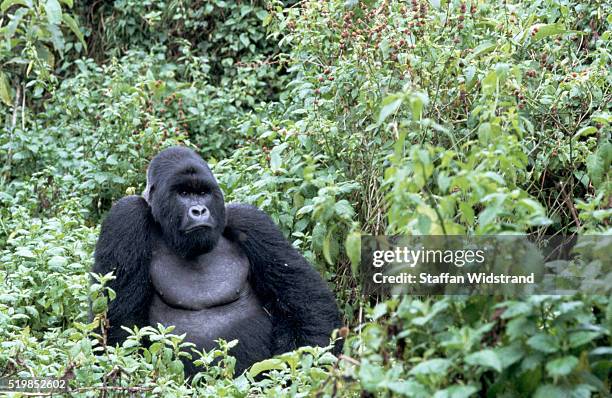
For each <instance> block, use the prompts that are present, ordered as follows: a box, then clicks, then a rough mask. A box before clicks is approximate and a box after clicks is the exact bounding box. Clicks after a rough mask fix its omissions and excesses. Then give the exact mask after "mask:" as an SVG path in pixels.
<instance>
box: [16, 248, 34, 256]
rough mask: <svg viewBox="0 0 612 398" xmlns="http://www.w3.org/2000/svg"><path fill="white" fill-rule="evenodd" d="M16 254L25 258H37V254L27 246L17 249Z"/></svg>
mask: <svg viewBox="0 0 612 398" xmlns="http://www.w3.org/2000/svg"><path fill="white" fill-rule="evenodd" d="M15 254H16V255H18V256H19V257H24V258H36V255H35V254H34V253H32V251H31V250H30V249H28V248H27V247H22V248H19V249H17V252H16V253H15Z"/></svg>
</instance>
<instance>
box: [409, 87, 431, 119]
mask: <svg viewBox="0 0 612 398" xmlns="http://www.w3.org/2000/svg"><path fill="white" fill-rule="evenodd" d="M428 103H429V98H428V97H427V94H425V93H421V92H415V93H412V94H411V95H410V110H411V111H412V120H414V121H417V120H420V119H421V116H422V114H423V108H424V107H425V106H427V104H428Z"/></svg>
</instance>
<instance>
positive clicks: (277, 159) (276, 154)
mask: <svg viewBox="0 0 612 398" xmlns="http://www.w3.org/2000/svg"><path fill="white" fill-rule="evenodd" d="M285 147H286V145H284V144H283V145H277V146H275V147H274V148H272V150H271V151H270V168H271V169H272V171H278V170H279V169H280V168H281V166H282V165H283V159H282V158H281V156H280V155H281V153H282V152H283V151H284V150H285Z"/></svg>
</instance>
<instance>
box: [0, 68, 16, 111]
mask: <svg viewBox="0 0 612 398" xmlns="http://www.w3.org/2000/svg"><path fill="white" fill-rule="evenodd" d="M0 99H1V100H2V102H4V103H5V104H6V105H7V106H13V96H12V94H11V86H10V85H9V81H8V77H7V76H6V74H5V73H4V72H0Z"/></svg>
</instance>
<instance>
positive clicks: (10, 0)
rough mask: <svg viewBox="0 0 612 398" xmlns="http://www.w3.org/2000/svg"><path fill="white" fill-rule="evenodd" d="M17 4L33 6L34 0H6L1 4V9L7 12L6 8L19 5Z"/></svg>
mask: <svg viewBox="0 0 612 398" xmlns="http://www.w3.org/2000/svg"><path fill="white" fill-rule="evenodd" d="M17 4H19V5H20V6H24V7H28V8H31V7H32V2H31V1H26V0H4V1H3V2H2V5H0V11H2V12H5V11H6V10H8V9H9V7H11V6H14V5H17Z"/></svg>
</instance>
